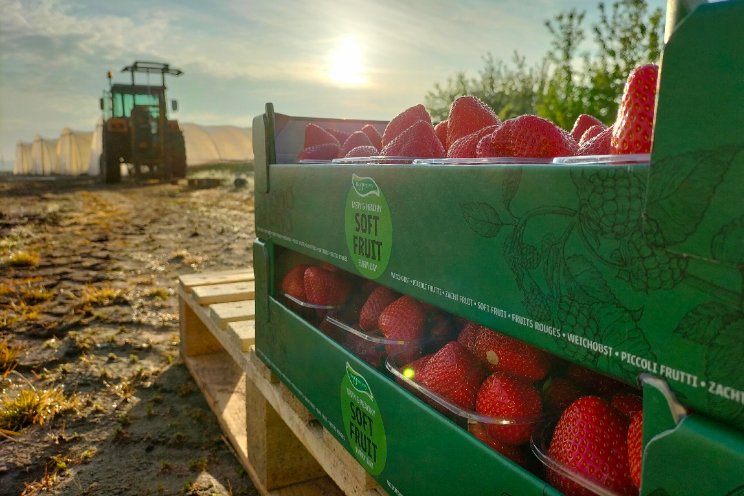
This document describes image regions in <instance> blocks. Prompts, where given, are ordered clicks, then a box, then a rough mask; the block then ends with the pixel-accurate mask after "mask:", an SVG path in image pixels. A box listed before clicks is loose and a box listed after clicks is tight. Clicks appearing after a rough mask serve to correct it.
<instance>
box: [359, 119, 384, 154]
mask: <svg viewBox="0 0 744 496" xmlns="http://www.w3.org/2000/svg"><path fill="white" fill-rule="evenodd" d="M362 132H363V133H364V134H366V135H367V138H369V142H370V143H372V146H374V147H375V148H377V149H378V150H379V149H381V148H382V136H381V135H380V131H378V130H377V128H376V127H375V126H373V125H372V124H365V125H364V126H362Z"/></svg>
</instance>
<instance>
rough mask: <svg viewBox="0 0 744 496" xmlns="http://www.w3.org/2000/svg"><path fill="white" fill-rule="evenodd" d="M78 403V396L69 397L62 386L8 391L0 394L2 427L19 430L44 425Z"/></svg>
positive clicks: (6, 429) (0, 425) (0, 421)
mask: <svg viewBox="0 0 744 496" xmlns="http://www.w3.org/2000/svg"><path fill="white" fill-rule="evenodd" d="M77 404H78V399H77V397H76V396H74V395H73V396H71V397H67V396H65V394H64V391H63V390H62V388H61V387H54V388H49V389H36V388H34V387H32V386H29V387H25V388H23V389H21V390H19V391H12V392H11V391H6V392H5V393H3V395H2V396H0V429H3V430H5V431H11V432H17V431H19V430H20V429H23V428H24V427H28V426H30V425H44V424H46V423H47V422H50V421H51V420H52V419H53V418H54V417H55V415H57V414H58V413H61V412H63V411H67V410H71V409H73V408H75V407H76V406H77Z"/></svg>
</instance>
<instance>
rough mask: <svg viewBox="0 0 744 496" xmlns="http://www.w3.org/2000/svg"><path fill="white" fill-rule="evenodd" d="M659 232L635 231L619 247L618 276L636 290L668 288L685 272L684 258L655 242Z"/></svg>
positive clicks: (685, 260) (679, 279) (676, 282)
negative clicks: (621, 266)
mask: <svg viewBox="0 0 744 496" xmlns="http://www.w3.org/2000/svg"><path fill="white" fill-rule="evenodd" d="M659 235H660V233H659V232H658V231H656V230H652V231H648V230H646V231H644V232H643V233H642V232H640V231H636V232H634V233H632V234H631V235H630V237H629V238H628V239H627V240H625V241H624V242H623V244H622V245H621V247H620V254H621V259H622V262H623V265H624V267H623V268H622V269H620V271H619V273H618V276H619V277H620V278H622V279H625V280H626V281H628V282H630V285H631V286H632V287H633V289H635V290H636V291H644V292H648V291H651V290H655V289H671V288H673V287H674V286H676V285H677V284H678V283H679V282H680V281H681V280H682V279H683V278H684V276H685V271H686V270H687V259H686V258H685V257H681V256H679V255H675V254H673V253H671V252H669V251H667V250H666V249H664V248H660V247H658V246H654V240H655V239H656V237H658V236H659Z"/></svg>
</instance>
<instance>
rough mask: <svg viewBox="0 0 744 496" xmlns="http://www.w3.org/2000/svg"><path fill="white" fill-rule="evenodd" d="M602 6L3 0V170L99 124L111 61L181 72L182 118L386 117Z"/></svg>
mask: <svg viewBox="0 0 744 496" xmlns="http://www.w3.org/2000/svg"><path fill="white" fill-rule="evenodd" d="M598 3H599V0H594V1H584V0H459V1H452V0H408V1H406V0H374V1H363V0H304V1H303V0H215V1H210V2H205V1H202V0H124V1H119V2H102V1H99V0H23V1H18V0H0V160H2V161H3V162H4V164H3V163H0V168H2V167H3V165H5V167H6V168H7V167H12V162H13V160H14V158H15V148H16V143H17V142H18V141H24V142H31V141H33V139H34V137H35V136H36V135H37V134H38V135H40V136H42V137H44V138H56V137H58V136H59V135H60V133H61V131H62V129H63V128H65V127H67V128H71V129H73V130H79V131H92V130H93V128H94V127H95V122H96V120H97V119H98V118H99V117H100V110H99V106H98V99H99V97H100V96H101V94H102V91H103V90H104V88H106V87H107V85H108V81H107V79H106V71H108V70H111V71H113V74H114V77H113V79H114V82H127V81H129V78H130V76H129V73H121V72H120V71H121V69H122V68H123V67H124V66H126V65H129V64H131V63H132V62H134V61H135V60H149V61H158V62H167V63H169V64H170V65H171V66H172V67H176V68H179V69H181V70H183V72H184V74H183V75H182V76H180V77H178V78H169V79H167V80H166V85H167V86H168V93H169V98H172V99H173V98H174V99H177V100H178V104H179V110H178V111H177V112H176V113H173V114H171V117H172V118H176V119H178V120H180V121H182V122H192V123H197V124H202V125H236V126H246V127H247V126H251V125H252V121H253V117H254V116H256V115H260V114H262V113H263V112H264V108H265V105H266V103H267V102H272V103H273V104H274V108H275V109H276V111H277V112H280V113H283V114H289V115H298V116H314V117H334V118H359V119H380V120H389V119H391V118H392V117H394V116H395V115H396V114H398V113H399V112H401V111H402V110H404V109H406V108H407V107H410V106H412V105H415V104H417V103H424V96H425V94H426V93H427V91H429V90H432V89H433V87H434V84H435V83H445V82H446V81H447V78H448V77H450V76H453V75H454V74H455V73H456V72H458V71H464V72H466V73H468V74H469V75H473V76H474V75H476V74H477V72H478V70H479V69H481V68H482V67H483V56H484V55H486V54H487V53H491V54H493V55H494V57H495V58H496V59H502V60H506V61H508V60H510V59H511V57H512V54H513V53H514V52H515V51H517V52H519V53H520V54H521V55H524V56H525V57H526V58H527V60H528V62H531V63H533V62H537V61H538V60H540V58H541V57H542V56H543V55H544V54H545V53H546V52H547V50H548V48H549V44H550V39H551V38H550V34H549V33H548V30H547V29H546V28H545V26H544V21H545V20H547V19H550V18H551V17H552V16H553V15H555V14H557V13H559V12H563V11H567V10H568V9H570V8H577V9H579V10H586V11H587V19H586V20H585V23H584V26H585V28H586V30H587V31H589V23H590V22H591V20H592V15H594V14H596V12H597V4H598ZM606 3H612V2H611V1H610V0H607V1H606ZM648 4H649V6H650V7H652V8H656V7H661V8H664V6H665V4H666V1H665V0H648ZM586 48H587V49H590V46H589V42H587V46H586ZM157 79H158V78H155V77H153V79H151V82H152V83H157V82H158V81H157ZM138 81H140V79H138ZM142 81H144V82H146V78H145V77H144V76H143V79H142Z"/></svg>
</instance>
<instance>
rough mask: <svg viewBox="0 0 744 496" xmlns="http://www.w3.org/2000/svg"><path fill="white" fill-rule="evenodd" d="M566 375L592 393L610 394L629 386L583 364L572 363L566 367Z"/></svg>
mask: <svg viewBox="0 0 744 496" xmlns="http://www.w3.org/2000/svg"><path fill="white" fill-rule="evenodd" d="M566 377H568V378H569V379H571V380H572V381H575V382H576V383H577V384H579V385H580V386H581V387H583V388H584V389H586V390H587V391H589V392H590V393H593V394H597V395H599V396H609V395H612V394H615V393H617V392H619V391H623V390H625V389H626V388H627V387H628V386H626V385H625V384H623V383H622V382H620V381H618V380H616V379H613V378H612V377H609V376H606V375H604V374H600V373H599V372H595V371H593V370H591V369H588V368H586V367H582V366H581V365H578V364H575V363H572V364H570V365H569V366H568V368H567V369H566Z"/></svg>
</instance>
